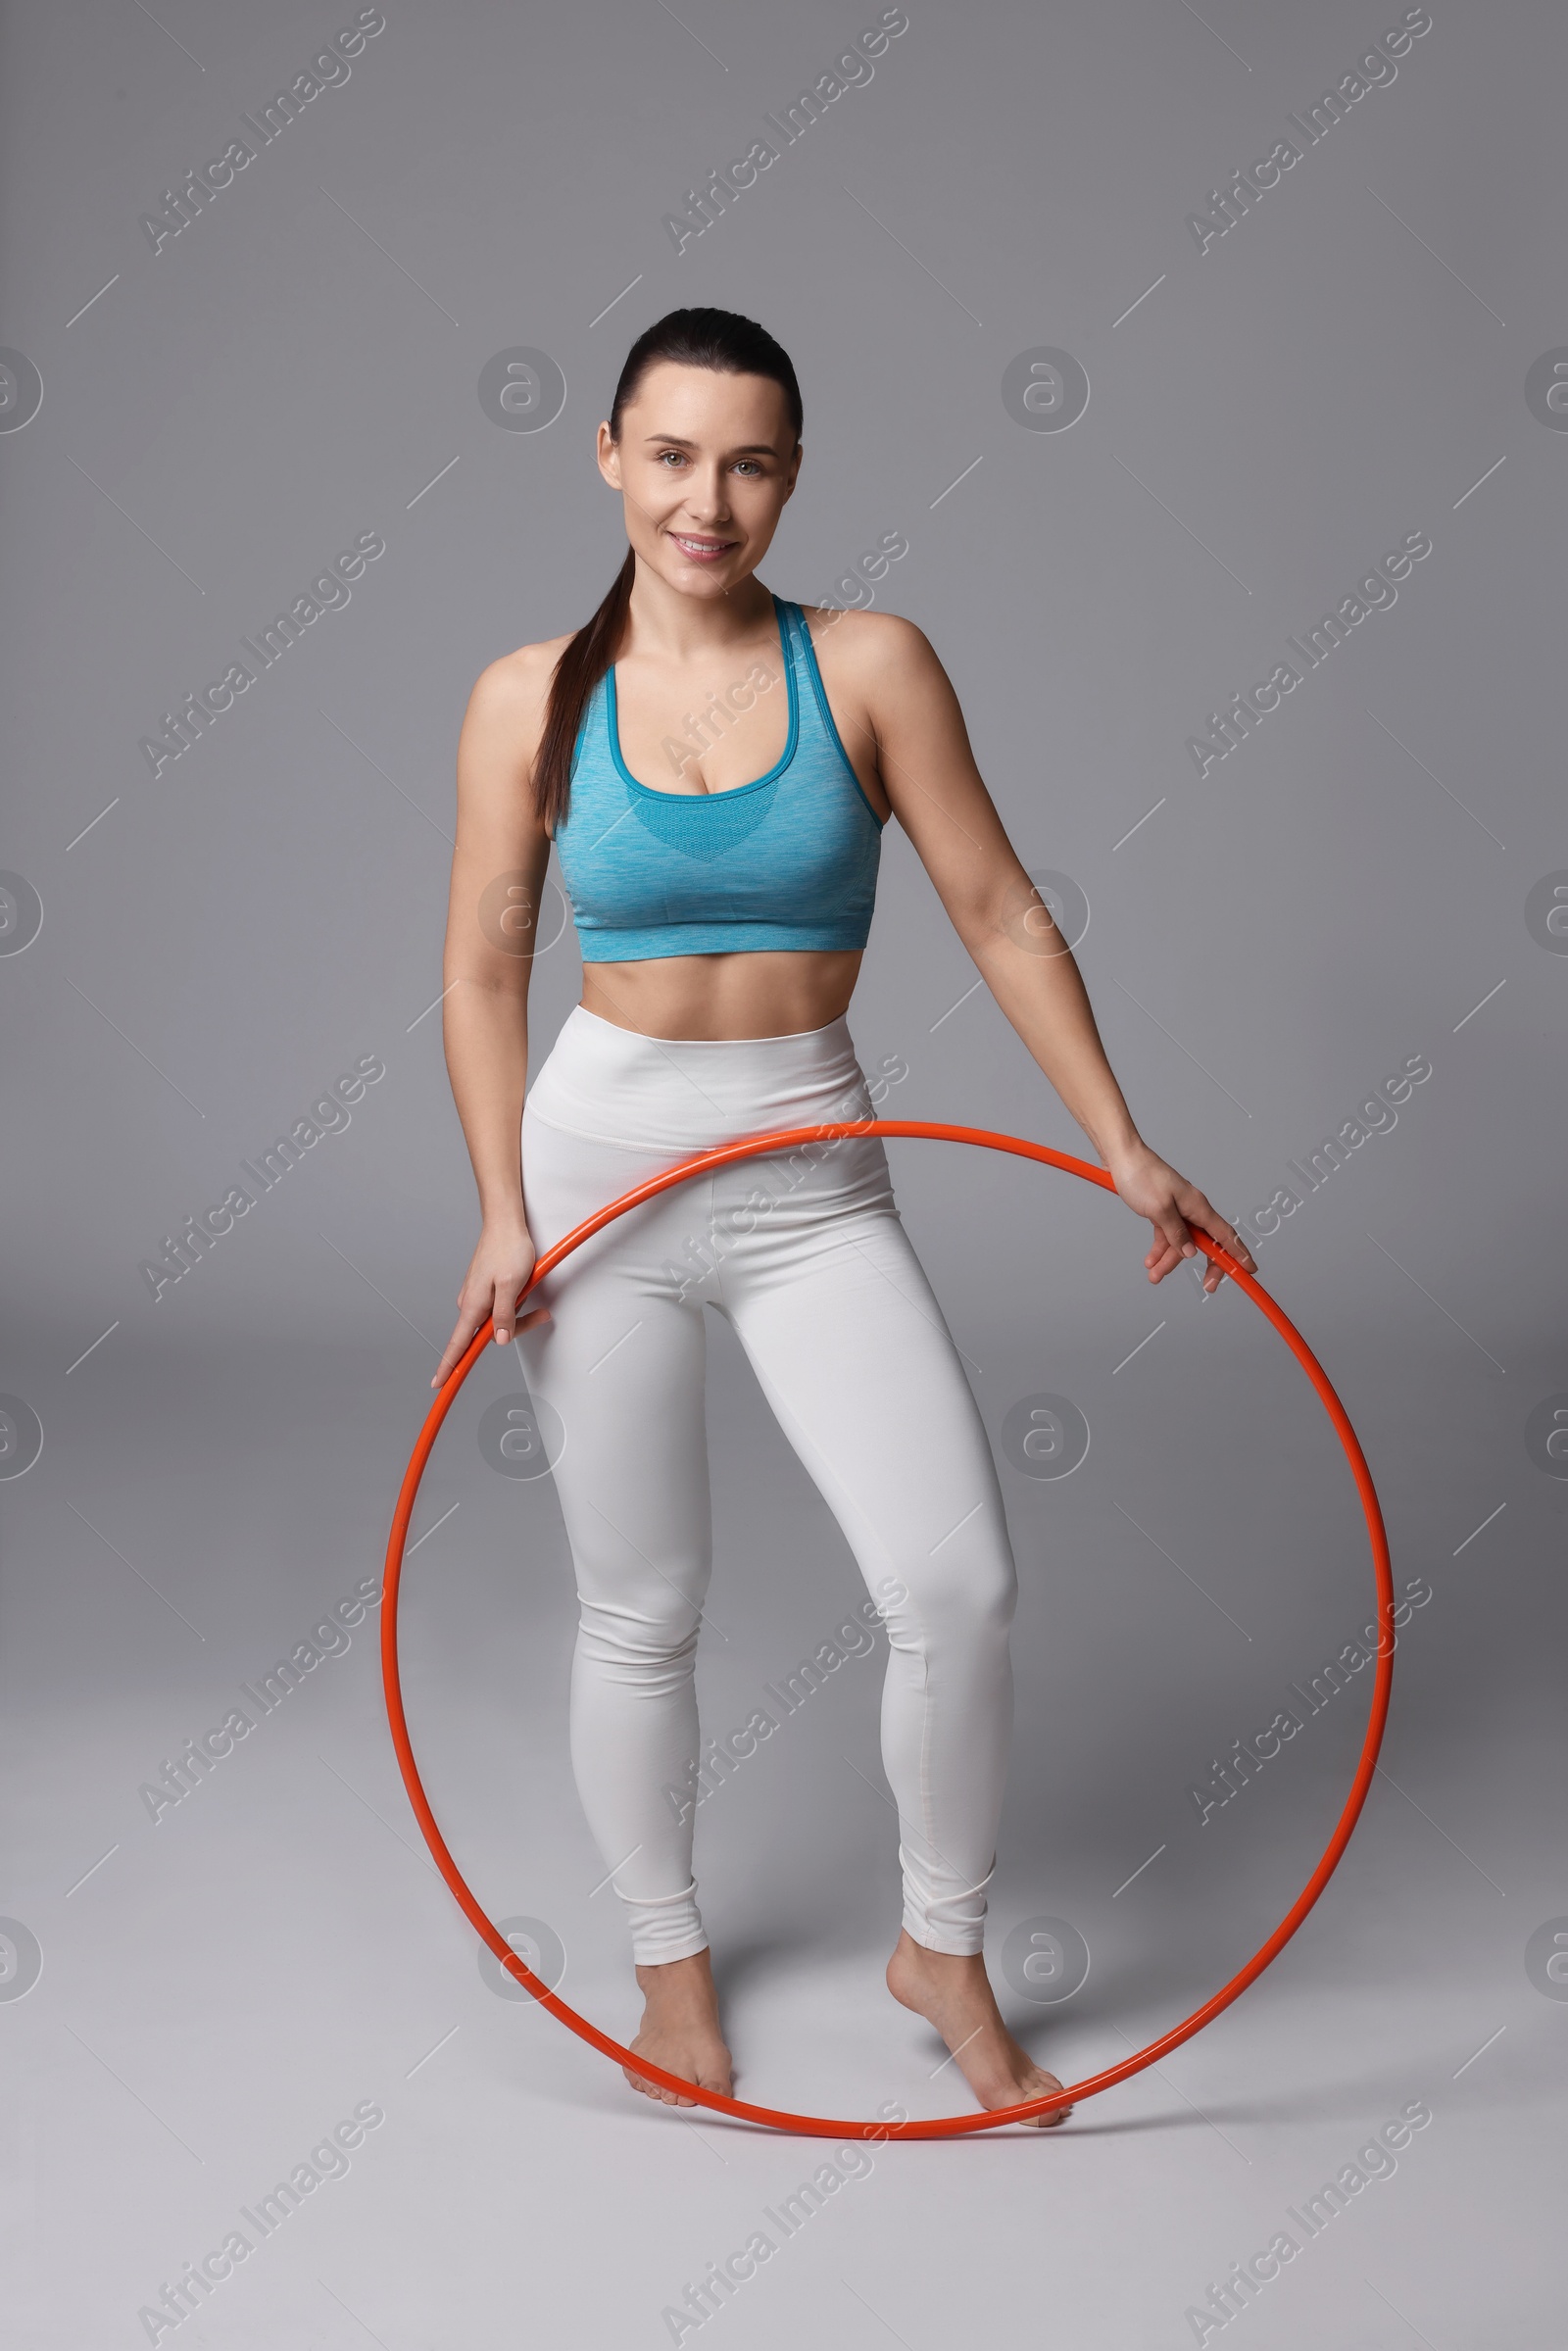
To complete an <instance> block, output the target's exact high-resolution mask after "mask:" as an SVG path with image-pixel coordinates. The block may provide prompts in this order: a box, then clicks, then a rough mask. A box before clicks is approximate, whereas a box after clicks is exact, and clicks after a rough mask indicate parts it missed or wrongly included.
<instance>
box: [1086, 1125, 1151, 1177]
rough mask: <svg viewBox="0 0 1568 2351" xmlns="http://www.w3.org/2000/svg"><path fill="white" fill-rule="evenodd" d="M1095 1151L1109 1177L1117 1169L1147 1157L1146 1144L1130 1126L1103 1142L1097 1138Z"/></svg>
mask: <svg viewBox="0 0 1568 2351" xmlns="http://www.w3.org/2000/svg"><path fill="white" fill-rule="evenodd" d="M1095 1149H1096V1150H1097V1151H1099V1153H1100V1156H1101V1158H1102V1160H1103V1162H1104V1165H1105V1167H1106V1169H1107V1170H1108V1171H1109V1173H1110V1174H1111V1175H1115V1174H1116V1172H1117V1170H1118V1169H1119V1168H1123V1167H1129V1166H1132V1165H1133V1164H1134V1163H1135V1162H1136V1161H1137V1160H1139V1159H1144V1158H1147V1157H1148V1156H1149V1146H1148V1144H1147V1143H1146V1142H1145V1141H1144V1139H1143V1137H1142V1135H1140V1134H1139V1132H1138V1129H1137V1128H1136V1127H1135V1126H1132V1125H1131V1124H1129V1125H1128V1126H1127V1128H1126V1129H1125V1131H1118V1132H1117V1133H1116V1134H1115V1135H1114V1136H1112V1137H1109V1138H1107V1140H1106V1141H1104V1142H1101V1141H1100V1139H1099V1138H1098V1136H1097V1137H1096V1139H1095Z"/></svg>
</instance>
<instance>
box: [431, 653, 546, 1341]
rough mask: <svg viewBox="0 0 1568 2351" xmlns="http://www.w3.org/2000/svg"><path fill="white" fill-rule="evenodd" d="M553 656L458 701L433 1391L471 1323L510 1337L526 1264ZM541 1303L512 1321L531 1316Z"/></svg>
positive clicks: (496, 671)
mask: <svg viewBox="0 0 1568 2351" xmlns="http://www.w3.org/2000/svg"><path fill="white" fill-rule="evenodd" d="M552 665H553V662H552V659H551V655H550V653H549V652H547V649H546V648H544V647H541V646H532V645H530V646H526V647H524V648H523V649H522V651H521V652H519V653H515V654H511V655H509V656H507V657H506V658H505V659H504V660H502V661H494V662H492V663H491V665H490V667H489V668H488V669H486V670H485V671H484V673H483V674H482V676H481V677H480V678H479V681H478V683H477V684H476V685H475V687H474V689H473V692H472V694H471V695H470V697H469V700H468V708H467V712H466V716H465V718H464V721H463V732H462V734H461V736H460V738H459V741H458V835H457V848H456V851H455V853H454V856H453V859H452V889H451V895H450V898H449V901H448V906H447V938H446V955H445V959H444V964H443V970H442V985H443V990H444V995H443V1000H442V1008H441V1018H442V1035H443V1040H444V1043H445V1047H446V1057H447V1071H448V1074H449V1076H450V1078H451V1081H452V1096H453V1100H454V1102H456V1103H457V1107H458V1116H459V1118H460V1119H461V1120H462V1122H463V1132H464V1137H465V1139H466V1143H467V1146H468V1157H469V1159H470V1160H471V1162H472V1164H473V1175H474V1181H475V1183H476V1184H477V1185H478V1188H479V1213H480V1231H479V1241H478V1246H477V1248H476V1249H474V1252H473V1256H472V1258H471V1260H470V1261H469V1265H468V1270H467V1272H466V1275H465V1276H464V1281H463V1287H462V1289H461V1290H460V1291H459V1293H458V1319H457V1322H456V1324H455V1326H454V1328H453V1332H452V1337H451V1338H450V1339H449V1340H448V1342H447V1346H446V1351H445V1353H444V1354H443V1355H442V1357H441V1360H440V1362H439V1364H438V1365H437V1366H436V1371H435V1376H434V1378H433V1379H432V1380H431V1382H430V1385H431V1387H432V1388H439V1387H440V1386H441V1385H442V1383H443V1381H445V1379H446V1378H447V1376H448V1374H449V1373H450V1371H451V1370H452V1367H453V1365H454V1364H455V1363H457V1362H458V1361H459V1359H460V1358H461V1357H462V1355H463V1353H464V1352H465V1350H466V1347H467V1346H468V1343H469V1341H470V1340H471V1339H472V1337H473V1335H474V1332H475V1331H476V1330H478V1329H479V1327H480V1325H481V1324H482V1323H484V1322H487V1321H488V1322H490V1323H492V1324H493V1325H494V1328H495V1336H496V1344H497V1346H504V1345H505V1344H506V1343H507V1342H508V1341H509V1340H510V1339H511V1337H512V1335H513V1328H514V1319H513V1318H514V1312H515V1306H516V1300H517V1293H518V1292H519V1290H521V1288H522V1286H523V1284H524V1283H525V1282H526V1281H527V1279H528V1276H529V1275H530V1273H531V1272H532V1271H533V1263H534V1247H533V1242H532V1240H531V1238H530V1236H529V1232H528V1225H527V1219H526V1217H525V1215H524V1212H523V1200H522V1156H521V1132H522V1098H523V1094H524V1092H525V1090H526V1087H527V1083H528V982H529V979H530V978H531V976H532V972H533V949H534V942H535V939H536V937H537V934H538V920H539V907H540V902H541V899H542V897H543V893H544V882H545V867H546V865H547V863H548V862H549V857H550V841H549V836H548V835H547V834H546V832H545V829H544V827H543V825H542V824H541V823H540V821H539V817H538V815H537V813H536V812H535V809H534V805H533V791H532V773H533V760H534V756H535V753H536V752H537V749H538V745H539V738H540V735H541V733H542V731H543V722H544V709H545V698H546V696H547V694H548V691H549V683H550V673H551V668H552ZM543 1312H544V1309H543V1308H536V1309H535V1310H534V1311H533V1312H531V1313H527V1314H524V1315H523V1316H522V1318H521V1322H520V1323H519V1324H518V1325H517V1327H518V1328H519V1329H520V1328H524V1327H525V1326H526V1325H527V1324H528V1323H530V1322H536V1321H538V1320H539V1319H540V1317H541V1315H542V1314H543Z"/></svg>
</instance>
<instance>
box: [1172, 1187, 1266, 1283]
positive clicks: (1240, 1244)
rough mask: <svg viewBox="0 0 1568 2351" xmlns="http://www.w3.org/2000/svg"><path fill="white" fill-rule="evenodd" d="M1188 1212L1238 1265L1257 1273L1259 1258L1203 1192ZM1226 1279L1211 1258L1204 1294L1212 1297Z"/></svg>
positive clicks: (1205, 1277)
mask: <svg viewBox="0 0 1568 2351" xmlns="http://www.w3.org/2000/svg"><path fill="white" fill-rule="evenodd" d="M1188 1214H1189V1216H1190V1217H1191V1219H1192V1221H1193V1223H1194V1224H1196V1225H1199V1226H1201V1229H1202V1230H1203V1231H1204V1232H1205V1233H1206V1234H1207V1235H1208V1237H1209V1239H1210V1240H1211V1241H1217V1242H1218V1243H1219V1245H1220V1248H1221V1249H1224V1250H1225V1251H1226V1253H1227V1255H1229V1256H1232V1257H1234V1258H1235V1260H1236V1262H1237V1264H1238V1265H1240V1266H1243V1267H1245V1269H1246V1271H1247V1272H1248V1273H1256V1271H1257V1259H1256V1258H1255V1257H1254V1256H1253V1254H1252V1252H1251V1250H1250V1249H1249V1248H1248V1246H1247V1244H1246V1242H1245V1241H1244V1240H1243V1239H1242V1237H1241V1235H1240V1233H1238V1232H1237V1231H1236V1229H1235V1227H1234V1225H1228V1224H1227V1223H1226V1221H1225V1219H1224V1217H1223V1216H1221V1215H1220V1214H1219V1211H1218V1210H1217V1209H1216V1208H1214V1207H1212V1206H1211V1205H1210V1203H1209V1202H1208V1201H1207V1200H1204V1198H1203V1197H1202V1195H1201V1193H1200V1195H1199V1197H1198V1200H1197V1201H1196V1202H1195V1204H1194V1206H1193V1207H1192V1208H1190V1209H1189V1210H1188ZM1224 1279H1225V1275H1224V1271H1223V1269H1222V1268H1221V1267H1220V1266H1218V1265H1215V1264H1214V1263H1213V1262H1212V1260H1211V1261H1210V1263H1209V1267H1208V1270H1207V1272H1206V1273H1205V1274H1204V1276H1203V1294H1204V1296H1205V1297H1207V1298H1212V1297H1213V1295H1214V1293H1215V1291H1216V1290H1217V1289H1218V1288H1219V1286H1220V1284H1221V1282H1223V1281H1224Z"/></svg>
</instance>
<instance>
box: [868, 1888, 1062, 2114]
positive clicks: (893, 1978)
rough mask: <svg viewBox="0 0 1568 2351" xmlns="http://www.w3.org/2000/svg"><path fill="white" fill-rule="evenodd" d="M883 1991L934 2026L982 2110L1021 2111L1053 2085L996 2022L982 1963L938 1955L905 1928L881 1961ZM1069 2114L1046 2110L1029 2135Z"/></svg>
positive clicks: (998, 2017)
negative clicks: (885, 1967) (884, 1967)
mask: <svg viewBox="0 0 1568 2351" xmlns="http://www.w3.org/2000/svg"><path fill="white" fill-rule="evenodd" d="M888 1989H889V1991H890V1992H891V1993H892V1994H893V1997H894V1998H895V1999H896V2000H901V2001H902V2002H903V2003H904V2006H905V2007H906V2008H912V2009H913V2010H914V2012H915V2014H916V2015H917V2016H923V2017H924V2018H925V2020H926V2022H927V2024H928V2025H933V2026H935V2028H936V2030H937V2032H938V2033H941V2035H942V2037H943V2039H944V2040H945V2041H946V2042H947V2044H948V2047H949V2048H950V2049H951V2050H952V2051H953V2054H954V2056H955V2058H956V2060H957V2064H958V2069H959V2071H960V2072H961V2073H962V2075H963V2078H964V2080H965V2081H966V2082H968V2084H969V2087H970V2088H971V2089H972V2090H973V2091H974V2094H975V2096H976V2098H977V2099H978V2100H979V2102H980V2104H981V2105H982V2106H983V2107H985V2109H986V2110H987V2112H988V2113H989V2112H991V2111H992V2110H993V2109H994V2108H996V2107H998V2106H1021V2105H1022V2104H1023V2103H1024V2101H1025V2100H1026V2099H1028V2098H1045V2097H1049V2096H1050V2094H1051V2092H1052V2091H1053V2090H1054V2089H1060V2087H1061V2083H1060V2082H1058V2081H1057V2080H1056V2077H1055V2075H1054V2074H1047V2073H1044V2072H1043V2071H1042V2070H1041V2068H1040V2067H1039V2066H1037V2065H1036V2063H1035V2061H1034V2059H1033V2058H1032V2057H1031V2056H1030V2054H1029V2052H1028V2050H1027V2049H1024V2048H1020V2046H1019V2044H1018V2043H1017V2041H1015V2040H1014V2039H1013V2037H1012V2034H1011V2033H1009V2032H1008V2031H1007V2028H1006V2026H1005V2024H1004V2023H1003V2021H1002V2013H1001V2011H1000V2009H999V2008H998V2006H997V1999H996V1994H995V1992H993V1990H992V1988H991V1979H990V1977H989V1976H988V1975H987V1974H986V1963H985V1960H984V1959H983V1958H982V1957H981V1956H980V1954H979V1953H978V1952H977V1953H976V1954H975V1956H974V1957H973V1958H971V1959H960V1958H956V1957H954V1956H953V1955H951V1954H950V1953H948V1952H946V1951H928V1950H927V1949H926V1948H925V1946H924V1944H923V1943H917V1942H916V1941H915V1939H914V1937H913V1935H910V1934H909V1933H908V1932H907V1930H905V1931H903V1932H901V1934H900V1935H899V1947H898V1949H897V1950H896V1951H895V1952H894V1954H893V1957H892V1958H891V1959H890V1960H889V1961H888ZM1071 2112H1072V2108H1071V2107H1070V2106H1054V2107H1052V2108H1051V2109H1049V2111H1048V2112H1047V2113H1045V2114H1037V2115H1031V2116H1029V2117H1028V2118H1027V2120H1028V2123H1029V2125H1030V2127H1031V2128H1032V2129H1034V2130H1041V2131H1049V2130H1054V2127H1055V2126H1056V2124H1057V2123H1064V2122H1065V2121H1066V2119H1067V2117H1068V2115H1070V2114H1071Z"/></svg>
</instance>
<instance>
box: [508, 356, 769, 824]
mask: <svg viewBox="0 0 1568 2351" xmlns="http://www.w3.org/2000/svg"><path fill="white" fill-rule="evenodd" d="M659 360H674V361H675V362H676V363H677V364H678V365H679V366H681V367H711V368H712V369H713V371H714V372H715V373H716V374H721V375H765V376H768V377H770V378H771V380H772V381H773V382H774V383H776V384H777V385H779V387H780V388H781V390H782V391H783V394H784V400H785V405H786V408H787V409H788V412H789V418H790V423H791V425H792V426H793V428H794V432H795V438H796V440H797V442H798V441H799V440H800V437H801V425H802V422H803V416H804V412H803V410H802V407H801V387H800V385H799V383H798V382H797V381H796V376H795V369H794V367H793V366H792V365H791V363H790V357H789V354H788V352H786V351H785V350H784V349H783V347H782V345H781V344H778V343H776V342H775V341H774V340H773V337H772V336H771V335H770V334H769V333H768V331H767V329H766V327H765V326H759V324H758V323H757V320H756V319H755V318H742V317H741V315H740V313H739V312H738V311H720V310H710V309H700V310H681V311H669V312H667V313H666V315H665V316H664V317H663V318H660V319H657V320H656V321H655V323H654V324H653V325H652V326H650V327H649V328H647V330H646V331H645V332H644V333H642V334H640V335H639V336H638V338H637V340H636V342H635V343H633V345H632V347H631V349H630V351H628V352H627V354H626V361H625V365H624V366H623V367H622V368H621V370H620V380H619V382H618V383H617V384H616V386H615V397H614V401H613V405H612V407H611V411H610V437H611V439H612V440H613V441H618V440H619V439H620V426H621V416H622V414H623V412H624V411H625V410H626V409H627V408H628V407H629V406H630V404H631V402H632V401H633V400H635V399H636V397H637V393H638V390H639V388H640V387H641V384H642V380H643V377H644V375H645V374H646V373H647V371H648V369H649V368H650V367H653V366H654V365H655V363H656V362H657V361H659ZM636 572H637V555H636V550H635V549H634V548H631V547H628V548H627V550H626V561H625V562H624V563H622V564H621V567H620V569H619V571H618V572H617V573H616V575H615V581H614V585H613V587H612V589H611V591H610V593H609V595H608V596H607V597H606V598H605V600H604V603H603V604H602V605H601V606H600V607H599V610H598V612H595V614H594V616H593V618H592V619H591V620H589V621H586V622H585V623H584V625H583V626H582V627H581V628H579V629H578V631H577V633H576V635H575V636H574V637H573V638H572V639H571V642H570V643H569V644H568V645H567V647H566V649H565V651H564V653H563V655H562V657H561V659H560V661H558V662H557V663H556V667H555V672H554V675H553V676H552V678H551V681H550V704H549V710H548V712H547V715H546V718H545V726H544V733H543V735H542V737H541V739H540V744H539V756H538V758H537V759H536V760H535V762H534V776H533V790H534V805H535V807H536V808H537V809H538V812H539V815H540V818H541V820H542V821H543V824H544V827H545V830H546V831H547V832H548V833H551V834H552V835H553V834H554V833H555V831H556V828H557V827H558V825H560V824H561V823H563V822H564V818H565V814H566V808H567V805H568V802H569V800H570V795H571V761H572V754H573V752H574V750H575V748H576V742H577V730H578V728H579V727H580V725H581V724H582V714H583V711H584V710H585V709H586V708H587V703H588V697H589V695H590V694H591V693H592V692H593V690H594V688H595V686H596V685H597V684H598V683H599V680H600V679H601V678H602V677H603V676H604V674H605V672H606V671H607V669H609V667H610V665H611V663H612V661H613V660H614V659H615V656H616V654H617V652H618V651H619V649H620V640H621V636H622V633H623V631H624V629H625V625H626V611H627V607H628V605H629V604H630V601H631V584H632V581H633V579H634V578H635V577H636Z"/></svg>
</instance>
